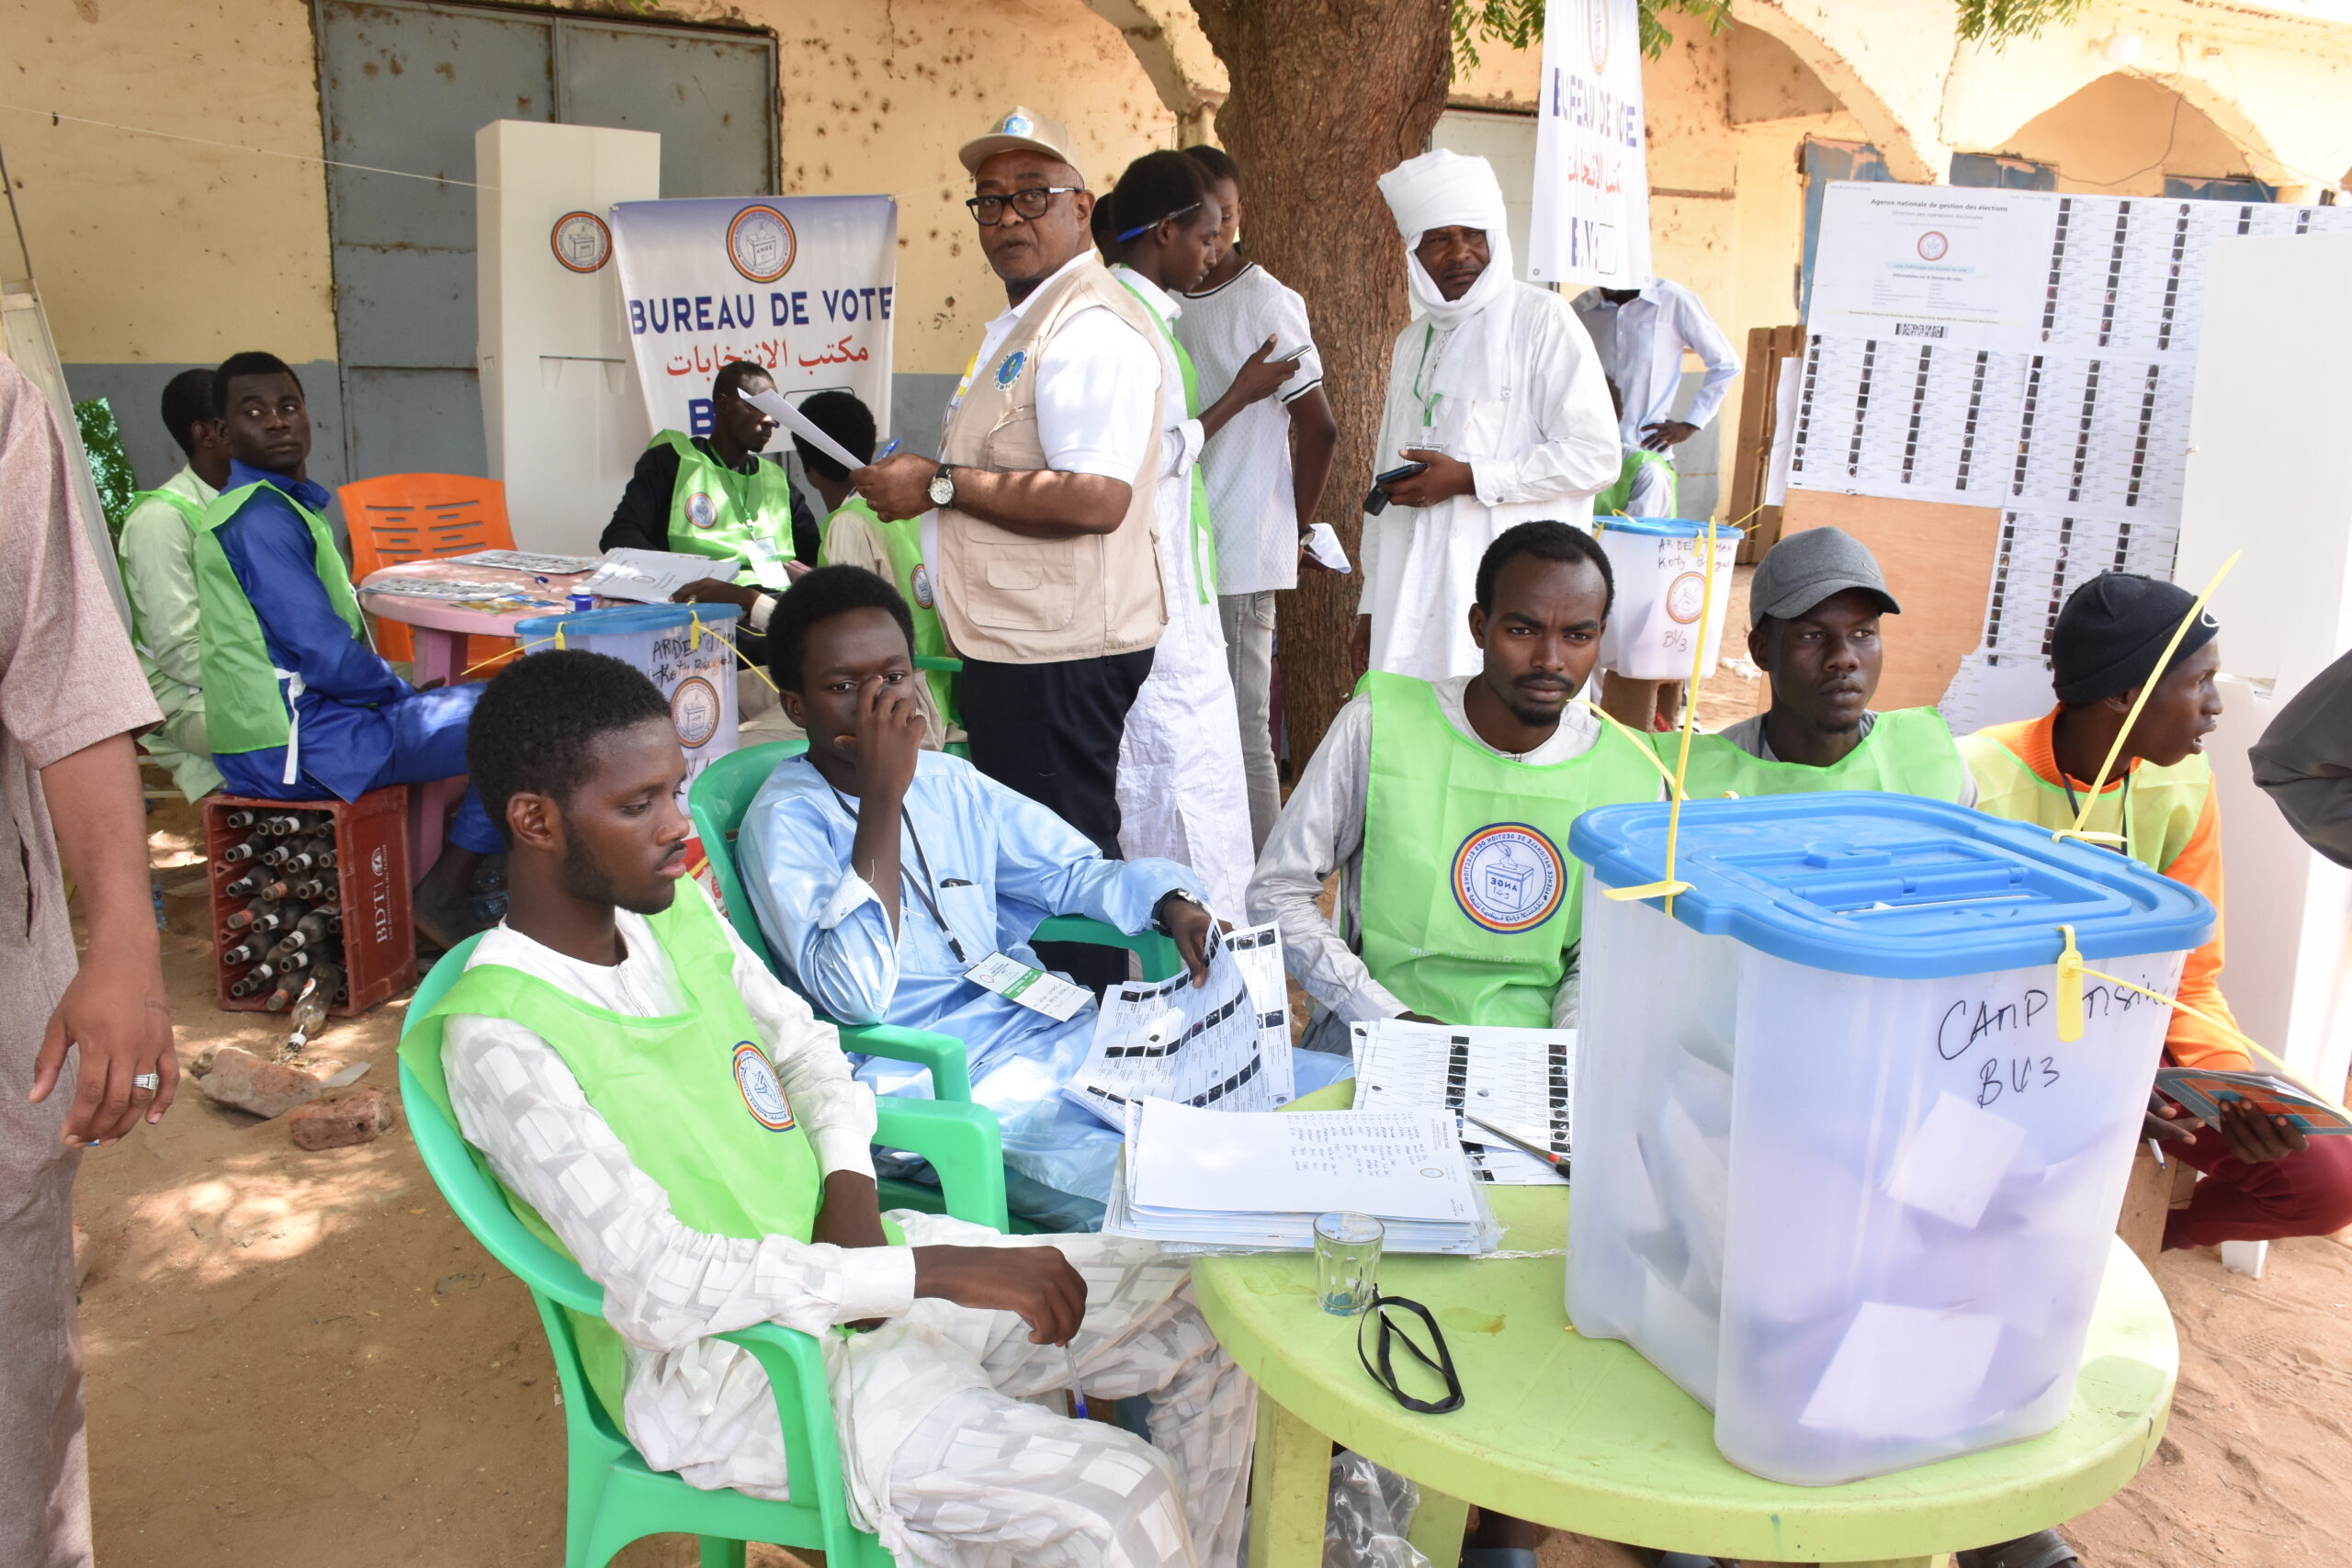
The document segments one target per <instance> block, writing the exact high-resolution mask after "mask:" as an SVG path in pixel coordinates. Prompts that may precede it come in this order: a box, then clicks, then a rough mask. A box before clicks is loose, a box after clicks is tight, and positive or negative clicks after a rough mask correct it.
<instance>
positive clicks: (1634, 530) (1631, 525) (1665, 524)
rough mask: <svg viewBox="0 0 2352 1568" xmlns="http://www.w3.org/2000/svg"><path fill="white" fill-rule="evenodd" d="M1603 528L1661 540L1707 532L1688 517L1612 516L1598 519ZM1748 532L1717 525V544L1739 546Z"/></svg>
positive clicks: (1722, 524) (1697, 535)
mask: <svg viewBox="0 0 2352 1568" xmlns="http://www.w3.org/2000/svg"><path fill="white" fill-rule="evenodd" d="M1594 521H1596V522H1597V523H1599V524H1600V526H1601V528H1602V529H1603V530H1605V531H1606V532H1609V533H1611V534H1647V535H1649V536H1651V537H1653V538H1659V539H1695V538H1697V537H1699V536H1701V535H1702V534H1704V533H1705V532H1706V531H1707V525H1706V524H1705V523H1703V522H1700V523H1693V522H1691V520H1690V519H1689V518H1687V517H1622V516H1616V515H1613V514H1612V515H1611V516H1608V517H1600V518H1596V519H1595V520H1594ZM1746 533H1747V530H1746V529H1743V528H1735V527H1732V526H1731V525H1729V524H1726V523H1718V524H1716V525H1715V543H1716V544H1717V545H1718V546H1722V545H1724V544H1726V543H1728V544H1734V545H1736V544H1737V543H1739V541H1740V540H1741V538H1742V537H1744V536H1746Z"/></svg>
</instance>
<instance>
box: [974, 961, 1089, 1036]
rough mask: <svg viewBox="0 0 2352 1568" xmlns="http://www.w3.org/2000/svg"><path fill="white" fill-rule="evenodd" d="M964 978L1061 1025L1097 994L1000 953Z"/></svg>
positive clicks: (978, 965)
mask: <svg viewBox="0 0 2352 1568" xmlns="http://www.w3.org/2000/svg"><path fill="white" fill-rule="evenodd" d="M964 978H966V979H967V980H969V981H970V982H972V984H974V985H975V986H978V987H980V988H981V989H982V990H987V991H994V992H995V993H996V994H997V995H998V996H1000V997H1002V998H1005V999H1006V1000H1007V1001H1013V1002H1019V1003H1020V1004H1021V1005H1022V1006H1023V1007H1025V1008H1027V1009H1028V1010H1030V1011H1031V1012H1041V1013H1044V1014H1045V1015H1046V1017H1047V1018H1050V1019H1054V1020H1056V1021H1060V1022H1067V1021H1069V1020H1070V1019H1072V1018H1075V1017H1077V1016H1078V1010H1079V1009H1080V1008H1082V1007H1084V1006H1085V1005H1086V1004H1087V1003H1089V1002H1091V1001H1092V1000H1093V999H1094V994H1093V993H1092V992H1091V991H1089V990H1088V989H1087V988H1086V987H1083V986H1075V985H1072V984H1071V983H1070V982H1069V981H1068V980H1065V979H1063V978H1062V977H1061V976H1058V975H1054V974H1049V973H1047V972H1046V970H1043V969H1039V968H1035V967H1034V966H1032V965H1030V964H1023V963H1022V962H1021V961H1020V960H1019V959H1017V958H1007V957H1006V956H1005V955H1004V954H1003V953H989V955H988V956H987V957H986V958H983V959H981V960H980V961H979V962H978V964H973V965H972V966H971V967H970V968H969V969H967V970H965V971H964Z"/></svg>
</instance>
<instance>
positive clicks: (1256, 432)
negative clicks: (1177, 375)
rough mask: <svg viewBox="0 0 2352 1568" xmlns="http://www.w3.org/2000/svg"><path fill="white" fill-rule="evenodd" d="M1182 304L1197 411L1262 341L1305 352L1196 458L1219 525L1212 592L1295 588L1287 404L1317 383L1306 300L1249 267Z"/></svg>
mask: <svg viewBox="0 0 2352 1568" xmlns="http://www.w3.org/2000/svg"><path fill="white" fill-rule="evenodd" d="M1183 299H1184V313H1183V314H1182V316H1180V317H1178V318H1177V321H1176V335H1177V337H1179V338H1180V339H1182V341H1183V344H1184V351H1185V352H1186V353H1187V354H1190V355H1192V356H1193V369H1194V371H1195V372H1196V373H1197V374H1198V375H1199V377H1200V383H1201V400H1202V402H1203V403H1204V404H1205V403H1209V402H1213V401H1215V400H1216V399H1217V398H1218V397H1220V396H1222V395H1223V394H1224V391H1225V389H1227V387H1229V386H1231V385H1232V384H1233V378H1234V376H1235V374H1236V373H1237V372H1238V371H1239V370H1240V368H1241V365H1242V361H1244V360H1246V359H1248V358H1249V357H1250V355H1253V354H1255V353H1257V352H1258V349H1259V346H1260V345H1261V344H1263V343H1264V342H1265V341H1266V339H1267V337H1268V336H1269V335H1272V337H1273V339H1274V353H1275V354H1276V355H1284V354H1288V353H1289V352H1290V351H1291V350H1293V349H1295V348H1296V347H1298V346H1299V344H1306V354H1305V355H1301V356H1300V358H1299V361H1298V370H1297V373H1296V374H1295V375H1294V376H1292V377H1291V378H1290V379H1289V380H1287V381H1285V382H1283V384H1282V387H1281V388H1280V389H1279V390H1277V391H1276V392H1275V393H1274V395H1273V396H1272V398H1269V399H1265V400H1261V401H1259V402H1254V403H1251V404H1250V406H1249V407H1248V408H1246V409H1243V410H1242V411H1241V412H1239V413H1238V414H1236V415H1234V416H1233V419H1232V420H1231V422H1230V423H1227V425H1226V426H1225V428H1224V429H1222V430H1220V431H1218V432H1217V433H1216V439H1215V440H1213V441H1211V442H1210V443H1209V444H1208V446H1206V447H1205V448H1204V450H1203V451H1202V453H1201V479H1202V483H1203V484H1204V487H1205V488H1206V489H1207V491H1208V498H1209V517H1210V519H1211V520H1212V521H1213V522H1214V523H1215V524H1216V579H1217V592H1219V593H1226V594H1231V593H1266V592H1274V591H1276V590H1280V589H1286V588H1295V587H1297V586H1298V507H1297V503H1296V500H1295V496H1294V495H1293V493H1292V489H1291V462H1290V414H1289V412H1288V405H1289V404H1290V403H1291V402H1292V401H1294V400H1296V399H1298V398H1302V397H1305V396H1306V394H1307V393H1308V392H1309V391H1311V390H1313V389H1315V388H1317V387H1318V386H1320V385H1322V383H1323V360H1322V356H1321V355H1319V354H1318V353H1317V351H1316V348H1315V341H1314V339H1313V337H1312V336H1310V335H1309V333H1308V329H1307V321H1306V300H1304V299H1300V298H1299V297H1298V295H1297V293H1296V292H1295V290H1293V289H1290V288H1285V287H1283V285H1282V284H1281V283H1280V282H1279V281H1277V280H1276V279H1275V277H1274V276H1273V274H1272V273H1270V272H1268V271H1267V270H1266V269H1265V268H1264V267H1261V266H1260V265H1258V264H1257V263H1255V262H1251V263H1250V264H1249V265H1246V266H1244V267H1243V268H1242V269H1241V270H1240V271H1239V272H1238V273H1236V274H1235V275H1234V276H1232V277H1230V278H1228V279H1227V280H1226V281H1225V282H1223V283H1221V284H1219V285H1217V286H1216V288H1211V289H1206V290H1204V291H1203V292H1202V293H1199V294H1187V295H1185V296H1184V297H1183Z"/></svg>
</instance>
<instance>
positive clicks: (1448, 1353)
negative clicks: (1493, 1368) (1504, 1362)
mask: <svg viewBox="0 0 2352 1568" xmlns="http://www.w3.org/2000/svg"><path fill="white" fill-rule="evenodd" d="M1389 1307H1397V1308H1401V1309H1402V1310H1404V1311H1406V1312H1409V1313H1411V1314H1414V1315H1415V1316H1416V1317H1419V1319H1420V1320H1421V1323H1422V1325H1424V1326H1425V1327H1427V1328H1428V1329H1429V1331H1430V1344H1431V1345H1433V1346H1435V1347H1436V1348H1437V1356H1436V1359H1430V1353H1429V1352H1428V1351H1427V1350H1424V1349H1422V1348H1420V1347H1419V1345H1416V1344H1415V1343H1413V1337H1412V1336H1411V1335H1410V1334H1408V1333H1407V1332H1406V1331H1405V1330H1404V1329H1402V1328H1399V1327H1397V1326H1395V1325H1392V1324H1390V1322H1389V1321H1388V1314H1387V1310H1386V1309H1387V1308H1389ZM1374 1318H1378V1319H1379V1320H1380V1335H1379V1344H1378V1349H1377V1352H1376V1353H1377V1355H1378V1356H1379V1359H1380V1364H1379V1365H1378V1366H1376V1367H1375V1366H1374V1364H1373V1358H1372V1357H1371V1356H1368V1355H1366V1354H1365V1353H1364V1348H1363V1331H1364V1328H1365V1327H1366V1325H1369V1324H1370V1322H1371V1321H1372V1320H1373V1319H1374ZM1397 1343H1401V1344H1402V1345H1403V1346H1404V1347H1405V1348H1406V1349H1408V1350H1410V1351H1411V1352H1412V1353H1413V1359H1415V1360H1417V1361H1419V1362H1420V1363H1421V1365H1423V1366H1425V1367H1427V1368H1428V1369H1429V1370H1430V1371H1433V1372H1435V1373H1437V1374H1438V1376H1440V1377H1442V1378H1443V1379H1444V1380H1445V1397H1444V1398H1443V1399H1416V1398H1414V1397H1413V1396H1412V1395H1411V1394H1409V1393H1406V1392H1405V1390H1404V1388H1403V1387H1402V1386H1401V1385H1399V1384H1398V1382H1397V1368H1396V1365H1395V1360H1394V1355H1393V1346H1394V1345H1395V1344H1397ZM1356 1359H1357V1360H1359V1361H1362V1362H1363V1370H1364V1371H1367V1372H1369V1373H1371V1374H1372V1379H1373V1381H1374V1382H1376V1383H1378V1384H1379V1385H1380V1386H1381V1387H1383V1388H1385V1389H1386V1390H1387V1391H1388V1393H1389V1397H1391V1398H1392V1399H1394V1400H1396V1401H1397V1404H1401V1405H1403V1406H1404V1407H1405V1408H1406V1409H1408V1410H1410V1411H1414V1412H1416V1413H1418V1414H1419V1415H1423V1416H1444V1415H1448V1414H1450V1413H1452V1412H1453V1411H1456V1410H1459V1409H1461V1408H1462V1404H1463V1395H1462V1377H1461V1374H1460V1373H1458V1372H1456V1371H1454V1370H1453V1351H1452V1350H1451V1349H1449V1348H1447V1347H1446V1343H1445V1336H1444V1334H1442V1332H1440V1331H1439V1328H1438V1325H1437V1319H1436V1318H1435V1317H1433V1316H1431V1315H1430V1309H1429V1308H1427V1307H1425V1306H1423V1305H1422V1304H1421V1303H1419V1302H1416V1301H1408V1300H1406V1299H1405V1298H1404V1297H1403V1296H1387V1295H1382V1294H1381V1293H1380V1292H1377V1291H1375V1292H1373V1297H1372V1305H1371V1306H1369V1307H1367V1308H1365V1309H1364V1314H1363V1318H1362V1319H1361V1320H1359V1321H1358V1323H1357V1325H1356Z"/></svg>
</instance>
